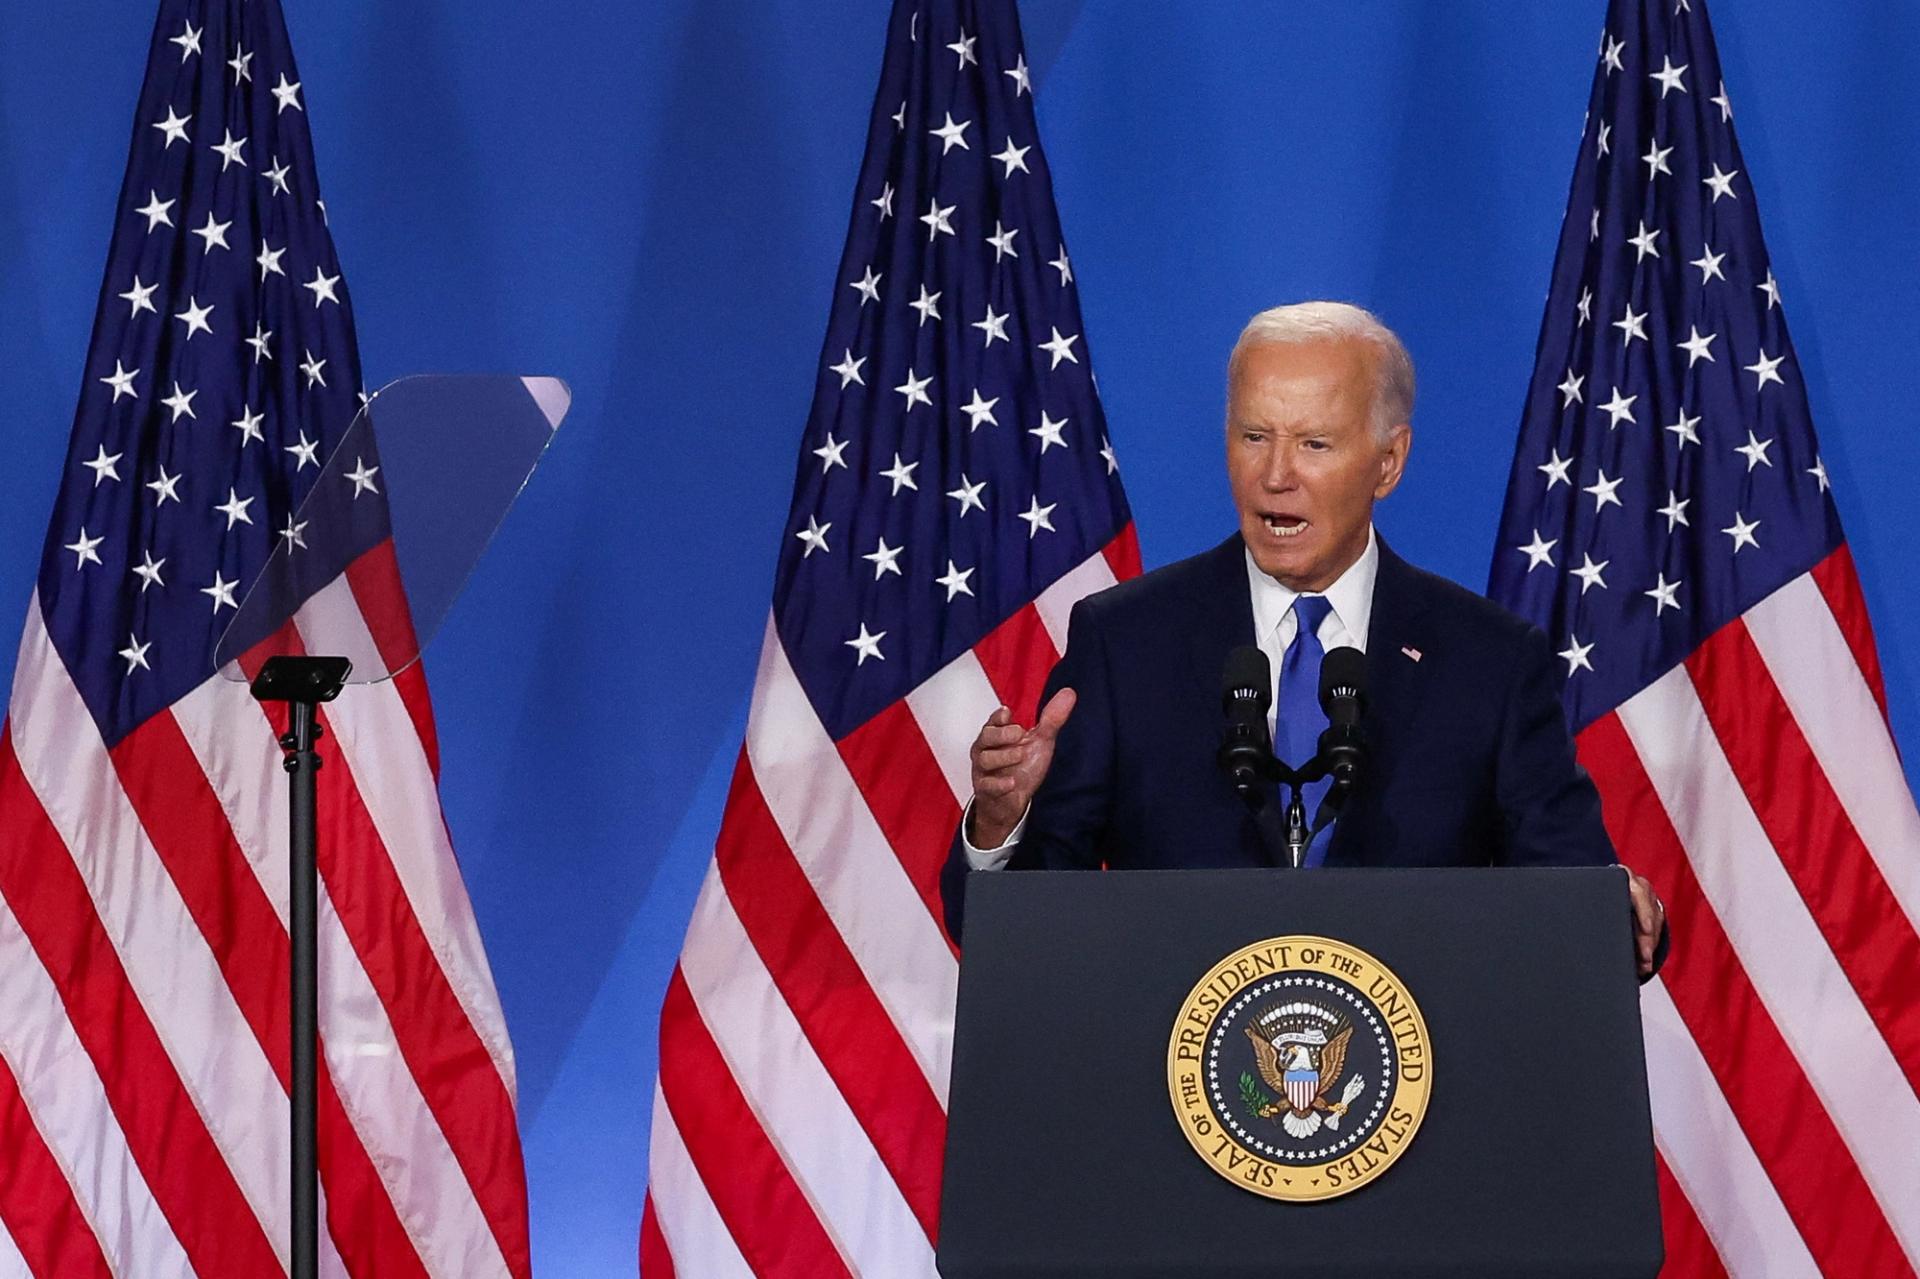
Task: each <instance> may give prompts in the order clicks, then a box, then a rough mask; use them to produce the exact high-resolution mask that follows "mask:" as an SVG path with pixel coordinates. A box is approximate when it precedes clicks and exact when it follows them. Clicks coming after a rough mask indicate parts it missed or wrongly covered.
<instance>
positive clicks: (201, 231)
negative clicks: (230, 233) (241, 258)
mask: <svg viewBox="0 0 1920 1279" xmlns="http://www.w3.org/2000/svg"><path fill="white" fill-rule="evenodd" d="M232 225H233V223H232V222H215V221H214V220H213V212H212V210H208V212H207V224H206V225H205V226H203V227H196V228H195V229H194V232H193V234H195V235H197V236H199V237H200V239H201V240H202V241H203V243H202V244H201V246H200V251H201V252H202V253H211V252H213V251H214V250H215V249H224V248H226V247H228V246H227V228H228V227H230V226H232Z"/></svg>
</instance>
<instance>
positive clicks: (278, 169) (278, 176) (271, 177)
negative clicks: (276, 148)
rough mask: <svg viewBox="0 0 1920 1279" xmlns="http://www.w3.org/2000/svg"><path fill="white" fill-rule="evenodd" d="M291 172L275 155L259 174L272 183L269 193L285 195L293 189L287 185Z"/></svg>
mask: <svg viewBox="0 0 1920 1279" xmlns="http://www.w3.org/2000/svg"><path fill="white" fill-rule="evenodd" d="M292 172H293V170H292V169H289V168H288V167H287V166H286V165H284V164H282V163H280V157H279V156H277V155H276V156H274V157H273V167H272V168H271V169H268V170H267V171H266V172H265V173H262V174H261V175H260V176H261V177H263V178H265V179H266V180H267V181H269V182H271V183H273V190H272V191H271V192H269V194H271V195H286V194H288V193H289V192H290V191H292V190H293V188H292V187H290V186H288V185H287V175H288V174H289V173H292ZM323 213H324V211H323Z"/></svg>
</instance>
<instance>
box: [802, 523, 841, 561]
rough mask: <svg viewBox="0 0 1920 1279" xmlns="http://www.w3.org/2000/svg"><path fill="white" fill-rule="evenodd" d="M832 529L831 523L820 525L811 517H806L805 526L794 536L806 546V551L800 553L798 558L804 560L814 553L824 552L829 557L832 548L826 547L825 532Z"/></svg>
mask: <svg viewBox="0 0 1920 1279" xmlns="http://www.w3.org/2000/svg"><path fill="white" fill-rule="evenodd" d="M832 527H833V525H832V524H831V523H826V524H822V523H821V522H820V521H819V520H817V519H815V518H814V517H813V516H811V515H809V516H807V526H806V527H805V528H803V529H801V530H800V531H799V532H798V533H795V534H794V536H795V537H797V538H799V539H800V540H801V541H803V542H805V543H806V544H807V549H806V550H804V551H802V552H800V558H801V559H803V560H804V559H806V558H807V556H809V555H811V554H813V553H814V552H815V551H826V552H827V553H828V554H829V555H831V554H832V553H833V548H832V547H830V546H828V545H827V530H828V529H830V528H832Z"/></svg>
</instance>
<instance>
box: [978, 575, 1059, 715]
mask: <svg viewBox="0 0 1920 1279" xmlns="http://www.w3.org/2000/svg"><path fill="white" fill-rule="evenodd" d="M973 653H974V656H975V657H978V658H979V659H980V667H981V669H982V670H984V671H986V673H987V682H988V683H989V684H991V685H993V691H994V693H995V694H996V695H997V696H998V697H999V698H1000V701H1001V703H1002V704H1003V705H1005V706H1006V707H1007V708H1008V709H1009V710H1011V711H1012V712H1013V717H1014V719H1015V720H1016V721H1018V722H1019V723H1021V724H1027V725H1031V724H1032V723H1033V722H1034V719H1035V717H1036V715H1037V713H1038V711H1039V707H1040V694H1041V692H1043V691H1044V690H1045V687H1046V683H1047V674H1048V673H1049V672H1050V671H1052V670H1053V664H1054V662H1055V661H1056V660H1057V654H1056V653H1055V652H1054V648H1053V637H1052V636H1050V635H1048V634H1047V626H1046V623H1045V622H1043V621H1041V620H1040V610H1039V609H1037V608H1035V607H1034V606H1033V605H1031V604H1028V605H1026V606H1025V607H1024V608H1022V609H1020V611H1018V612H1017V613H1015V614H1014V615H1013V616H1012V617H1009V618H1008V619H1007V620H1006V621H1004V622H1002V623H1000V625H998V626H996V627H994V628H993V629H992V630H991V631H988V632H987V634H986V635H985V637H983V638H982V639H981V641H980V642H979V643H978V644H975V645H974V646H973Z"/></svg>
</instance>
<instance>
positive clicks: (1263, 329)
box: [1227, 302, 1413, 442]
mask: <svg viewBox="0 0 1920 1279" xmlns="http://www.w3.org/2000/svg"><path fill="white" fill-rule="evenodd" d="M1343 338H1352V339H1356V340H1358V341H1361V342H1365V343H1367V344H1369V345H1370V346H1372V347H1373V348H1374V353H1375V356H1376V358H1375V359H1374V362H1373V374H1374V388H1373V433H1374V436H1375V437H1376V438H1377V439H1379V440H1381V441H1383V442H1384V441H1385V440H1386V438H1387V434H1388V432H1390V431H1391V430H1392V429H1393V428H1394V427H1396V426H1399V425H1401V424H1402V423H1406V422H1411V421H1412V420H1413V357H1412V356H1410V355H1408V354H1407V348H1406V347H1405V346H1403V345H1402V344H1401V342H1400V339H1399V338H1398V337H1397V336H1395V334H1394V332H1393V330H1392V329H1390V328H1388V327H1387V326H1386V325H1384V324H1382V323H1381V322H1380V317H1379V316H1377V315H1375V314H1374V313H1373V312H1371V311H1368V310H1366V309H1365V308H1363V307H1357V306H1354V305H1353V304H1352V303H1350V302H1295V303H1292V304H1291V305H1288V306H1276V307H1273V308H1272V309H1270V310H1266V311H1262V312H1260V313H1259V314H1258V315H1256V316H1254V317H1253V318H1252V319H1251V320H1248V321H1247V327H1246V328H1244V329H1241V330H1240V337H1239V340H1238V341H1236V342H1235V343H1234V344H1233V354H1232V355H1230V356H1228V357H1227V379H1228V381H1232V379H1233V370H1234V367H1235V366H1236V365H1238V364H1239V362H1240V355H1241V353H1242V352H1244V351H1245V350H1247V349H1248V348H1249V347H1254V346H1288V345H1298V344H1301V343H1306V342H1330V341H1339V340H1341V339H1343Z"/></svg>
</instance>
